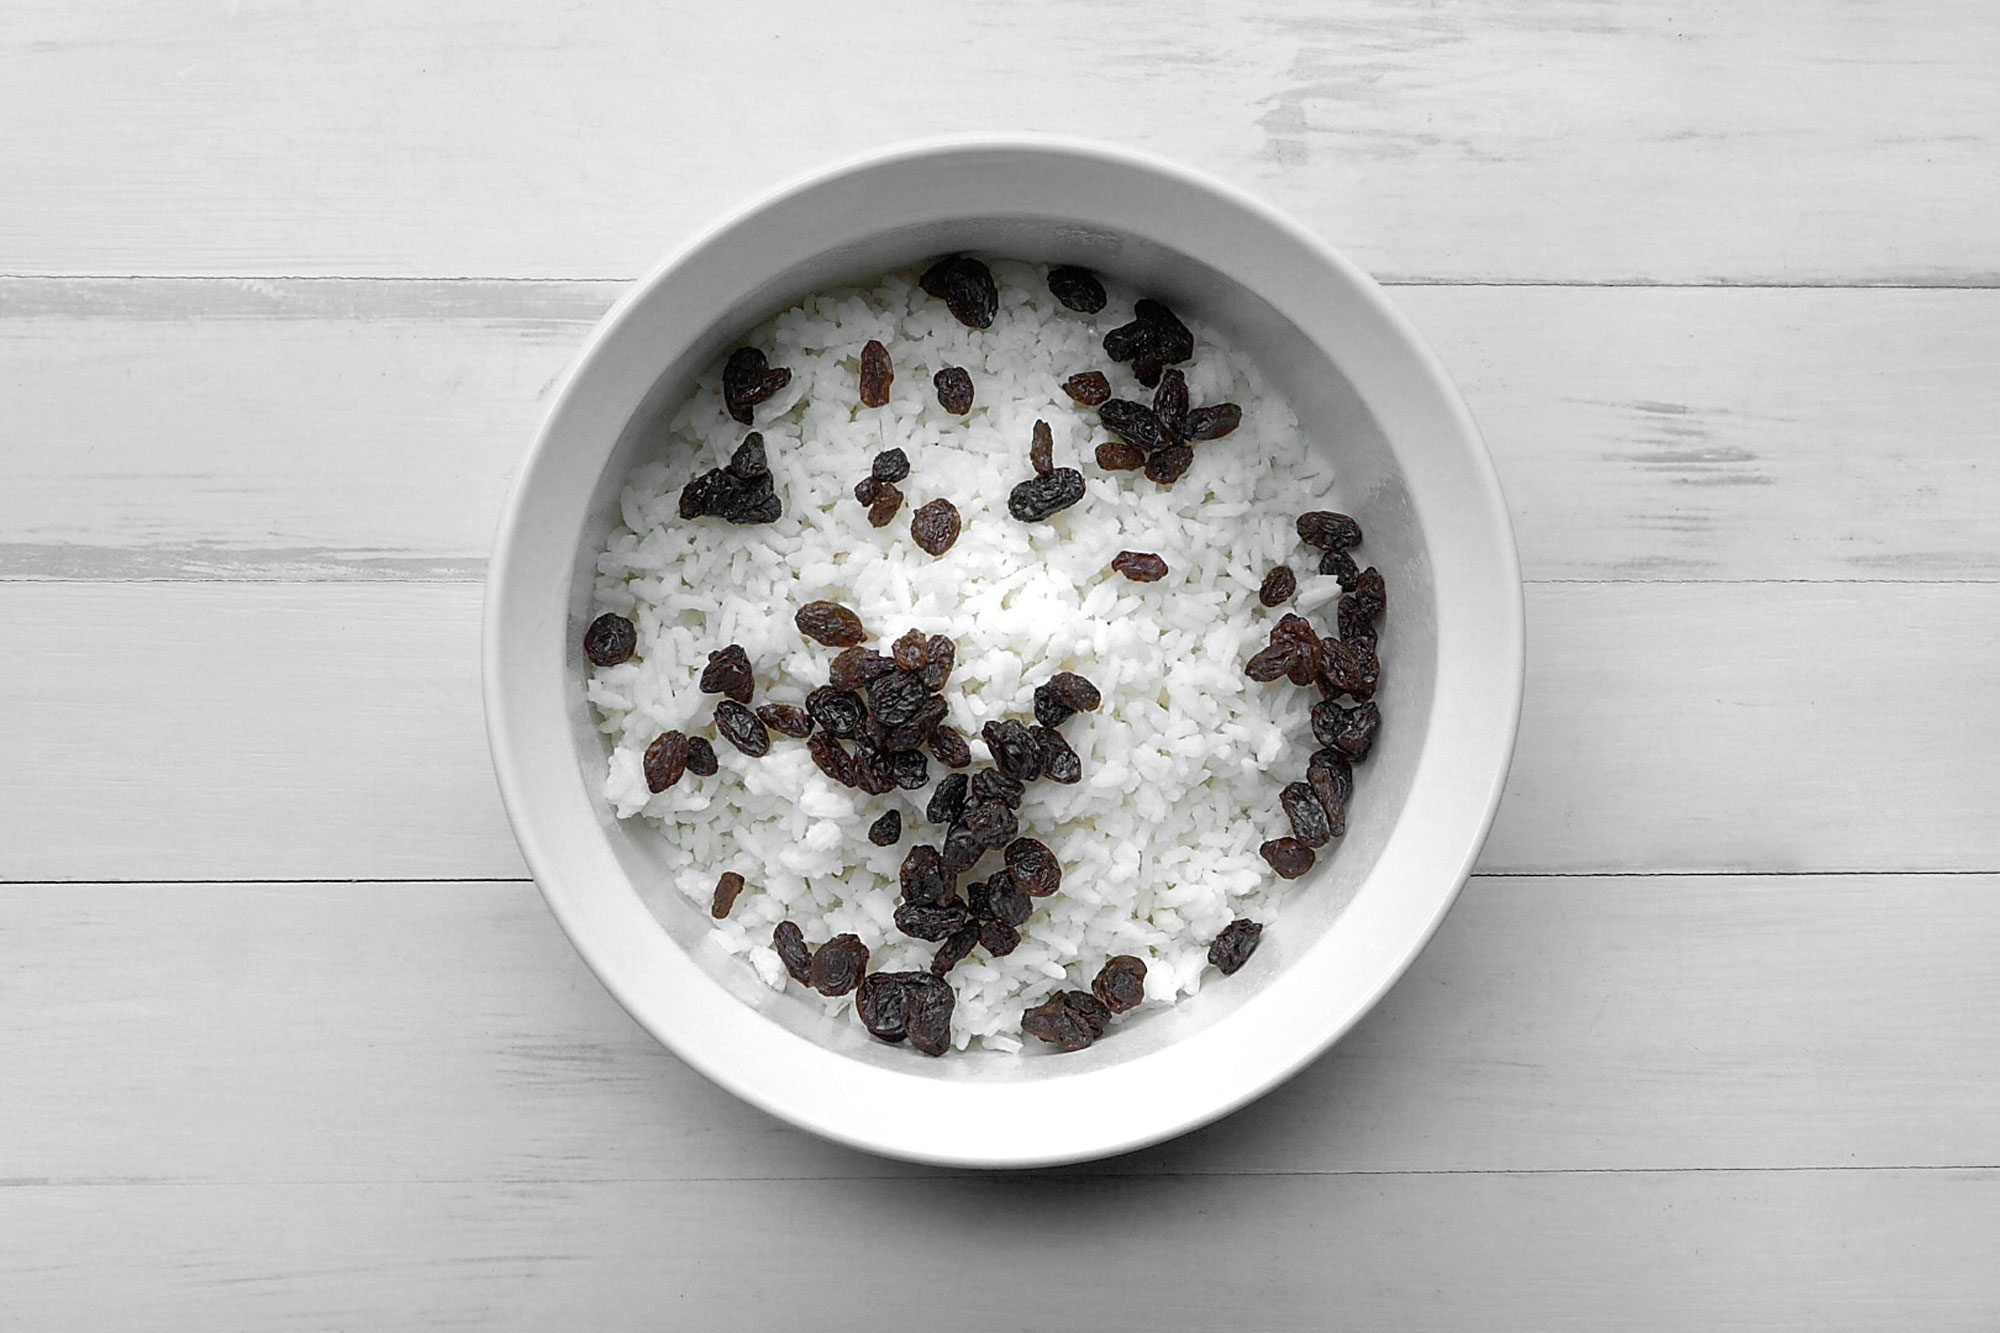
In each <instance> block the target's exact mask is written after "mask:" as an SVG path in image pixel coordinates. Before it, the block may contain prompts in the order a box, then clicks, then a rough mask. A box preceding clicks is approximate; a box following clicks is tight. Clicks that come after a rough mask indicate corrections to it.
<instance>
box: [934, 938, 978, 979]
mask: <svg viewBox="0 0 2000 1333" xmlns="http://www.w3.org/2000/svg"><path fill="white" fill-rule="evenodd" d="M978 943H979V927H978V926H966V927H964V928H962V929H960V930H958V931H955V932H954V933H953V934H952V937H951V938H950V939H948V940H946V941H945V942H944V943H943V944H940V945H939V946H938V951H937V952H936V953H935V954H933V955H931V975H932V976H934V977H941V976H943V975H944V974H945V973H947V972H949V971H951V970H952V969H953V968H954V967H957V966H958V965H959V964H960V963H962V962H964V961H965V960H966V959H967V958H968V957H970V956H971V954H972V949H973V946H974V945H976V944H978Z"/></svg>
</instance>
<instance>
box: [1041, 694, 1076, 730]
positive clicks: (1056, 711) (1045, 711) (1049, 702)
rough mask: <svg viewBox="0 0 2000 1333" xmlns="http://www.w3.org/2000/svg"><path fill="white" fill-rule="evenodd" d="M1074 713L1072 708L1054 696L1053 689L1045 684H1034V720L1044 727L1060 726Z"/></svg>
mask: <svg viewBox="0 0 2000 1333" xmlns="http://www.w3.org/2000/svg"><path fill="white" fill-rule="evenodd" d="M1075 713H1076V710H1075V709H1074V708H1071V707H1070V706H1069V705H1068V704H1066V703H1064V702H1063V701H1062V700H1061V699H1058V698H1057V697H1056V696H1055V691H1053V690H1051V689H1050V688H1049V687H1048V686H1047V685H1037V686H1035V721H1037V722H1039V723H1040V724H1041V725H1043V726H1045V727H1060V726H1061V725H1062V724H1063V723H1065V722H1067V721H1069V720H1070V718H1071V717H1072V716H1073V715H1074V714H1075Z"/></svg>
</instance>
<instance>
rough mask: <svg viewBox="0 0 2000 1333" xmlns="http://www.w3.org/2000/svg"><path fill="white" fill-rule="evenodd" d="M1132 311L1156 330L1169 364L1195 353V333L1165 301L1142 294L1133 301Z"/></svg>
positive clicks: (1155, 332) (1156, 335)
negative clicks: (1190, 330) (1189, 329)
mask: <svg viewBox="0 0 2000 1333" xmlns="http://www.w3.org/2000/svg"><path fill="white" fill-rule="evenodd" d="M1132 313H1133V314H1135V315H1137V316H1138V317H1139V318H1140V320H1142V321H1143V322H1144V323H1146V324H1147V325H1148V326H1149V327H1151V329H1152V330H1153V331H1154V334H1153V336H1154V340H1155V341H1156V342H1157V343H1159V344H1160V353H1161V356H1162V358H1163V359H1164V360H1166V361H1167V362H1168V363H1169V364H1171V363H1172V362H1175V361H1185V360H1187V359H1188V358H1189V357H1191V356H1193V355H1194V334H1193V333H1191V332H1189V331H1188V326H1187V325H1185V324H1183V323H1181V321H1180V317H1179V316H1177V315H1175V314H1174V312H1173V311H1171V310H1169V309H1167V307H1166V306H1165V305H1164V304H1163V303H1161V302H1159V301H1155V300H1153V299H1151V298H1150V297H1144V296H1142V297H1140V298H1139V299H1138V300H1137V301H1135V302H1133V303H1132Z"/></svg>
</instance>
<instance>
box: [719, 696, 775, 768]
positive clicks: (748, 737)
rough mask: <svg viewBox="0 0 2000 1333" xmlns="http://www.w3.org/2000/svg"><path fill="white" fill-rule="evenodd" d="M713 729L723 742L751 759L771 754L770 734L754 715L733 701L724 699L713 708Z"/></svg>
mask: <svg viewBox="0 0 2000 1333" xmlns="http://www.w3.org/2000/svg"><path fill="white" fill-rule="evenodd" d="M715 729H716V731H718V732H720V733H721V735H722V738H723V739H724V740H726V741H728V742H729V743H730V744H731V745H733V746H735V747H736V748H737V749H739V750H741V751H742V752H743V753H745V754H747V755H749V756H750V757H751V758H752V759H759V758H762V757H763V756H764V755H767V754H769V753H770V752H771V733H770V732H768V731H766V730H765V729H764V724H763V723H762V722H759V721H758V720H757V715H756V714H755V713H753V712H751V711H750V710H749V709H747V708H745V707H744V706H743V705H742V704H740V703H737V702H736V701H735V700H734V699H724V700H723V701H722V702H721V703H719V704H717V705H716V706H715Z"/></svg>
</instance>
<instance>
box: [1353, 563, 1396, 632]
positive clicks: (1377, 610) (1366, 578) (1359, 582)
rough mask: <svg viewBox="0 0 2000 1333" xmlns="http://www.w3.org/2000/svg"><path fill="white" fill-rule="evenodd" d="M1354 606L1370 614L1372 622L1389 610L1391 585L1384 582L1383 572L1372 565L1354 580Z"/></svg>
mask: <svg viewBox="0 0 2000 1333" xmlns="http://www.w3.org/2000/svg"><path fill="white" fill-rule="evenodd" d="M1350 596H1352V597H1353V598H1354V604H1355V605H1356V606H1357V607H1359V608H1360V609H1361V610H1363V611H1366V612H1367V613H1368V618H1369V619H1370V620H1375V619H1378V618H1379V617H1380V616H1381V614H1382V613H1383V612H1384V611H1386V610H1388V609H1389V585H1388V584H1387V583H1385V582H1383V580H1382V571H1381V570H1379V569H1377V568H1375V566H1373V565H1370V566H1368V568H1366V569H1364V570H1362V571H1361V574H1360V576H1359V577H1358V578H1356V579H1355V580H1354V591H1353V592H1352V593H1351V594H1350Z"/></svg>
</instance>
